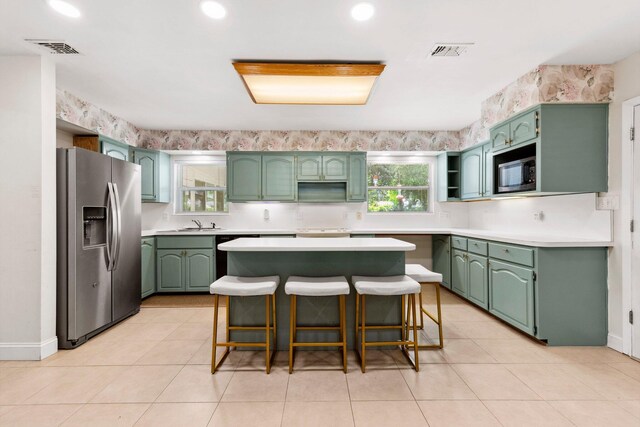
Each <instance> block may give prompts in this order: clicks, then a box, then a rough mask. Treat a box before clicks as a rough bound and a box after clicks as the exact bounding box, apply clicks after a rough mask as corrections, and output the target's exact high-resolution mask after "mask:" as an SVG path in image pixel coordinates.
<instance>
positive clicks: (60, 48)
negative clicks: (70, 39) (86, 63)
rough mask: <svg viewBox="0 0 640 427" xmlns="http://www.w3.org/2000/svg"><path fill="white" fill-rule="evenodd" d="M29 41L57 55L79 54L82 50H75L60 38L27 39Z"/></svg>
mask: <svg viewBox="0 0 640 427" xmlns="http://www.w3.org/2000/svg"><path fill="white" fill-rule="evenodd" d="M26 41H27V42H29V43H33V44H35V45H37V46H40V47H41V48H44V49H46V50H47V51H48V52H49V53H52V54H55V55H79V54H80V52H78V51H77V50H75V49H74V48H73V47H71V46H69V45H68V44H66V43H65V42H63V41H59V40H33V39H26Z"/></svg>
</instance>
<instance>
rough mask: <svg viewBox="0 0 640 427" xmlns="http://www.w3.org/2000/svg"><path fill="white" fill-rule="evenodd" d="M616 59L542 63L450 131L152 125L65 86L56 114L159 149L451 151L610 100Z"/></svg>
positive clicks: (97, 130) (59, 92) (117, 136)
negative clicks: (501, 129) (502, 126)
mask: <svg viewBox="0 0 640 427" xmlns="http://www.w3.org/2000/svg"><path fill="white" fill-rule="evenodd" d="M613 79H614V76H613V67H612V66H611V65H541V66H539V67H537V68H535V69H534V70H531V71H530V72H528V73H527V74H525V75H523V76H522V77H520V78H518V79H517V80H516V81H514V82H513V83H511V84H509V85H508V86H506V87H505V88H503V89H502V90H500V91H499V92H497V93H496V94H495V95H493V96H491V97H490V98H488V99H486V100H485V101H484V102H483V103H482V106H481V114H480V118H479V119H478V120H477V121H475V122H473V123H471V124H470V125H469V126H467V127H465V128H463V129H460V130H443V131H299V130H285V131H259V130H256V131H234V130H198V131H186V130H145V129H139V128H137V127H136V126H134V125H133V124H131V123H129V122H127V121H126V120H124V119H122V118H120V117H117V116H114V115H113V114H111V113H109V112H107V111H105V110H103V109H101V108H98V107H96V106H95V105H93V104H91V103H89V102H86V101H84V100H82V99H80V98H78V97H77V96H75V95H73V94H71V93H69V92H67V91H64V90H61V89H58V90H57V94H56V95H57V97H56V98H57V100H56V116H57V118H60V119H62V120H65V121H68V122H70V123H73V124H76V125H78V126H82V127H84V128H87V129H91V130H94V131H96V132H99V133H101V134H103V135H106V136H108V137H111V138H114V139H116V140H119V141H123V142H126V143H127V144H130V145H136V146H141V147H145V148H152V149H156V150H203V151H207V150H221V151H249V150H255V151H444V150H460V149H463V148H466V147H469V146H471V145H474V144H476V143H478V142H481V141H485V140H487V139H489V128H490V127H491V126H493V125H494V124H496V123H498V122H500V121H502V120H505V119H506V118H508V117H509V116H511V115H513V114H515V113H517V112H519V111H522V110H524V109H526V108H528V107H531V106H532V105H536V104H539V103H542V102H610V101H611V99H612V97H613V81H614V80H613Z"/></svg>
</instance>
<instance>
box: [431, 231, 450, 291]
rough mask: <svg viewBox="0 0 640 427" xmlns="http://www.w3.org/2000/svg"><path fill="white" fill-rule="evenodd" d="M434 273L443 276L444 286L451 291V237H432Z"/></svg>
mask: <svg viewBox="0 0 640 427" xmlns="http://www.w3.org/2000/svg"><path fill="white" fill-rule="evenodd" d="M432 257H433V271H435V272H436V273H440V274H442V285H443V286H444V287H446V288H449V289H451V237H450V236H443V235H434V236H433V237H432Z"/></svg>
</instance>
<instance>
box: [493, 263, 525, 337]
mask: <svg viewBox="0 0 640 427" xmlns="http://www.w3.org/2000/svg"><path fill="white" fill-rule="evenodd" d="M533 278H534V272H533V270H532V269H530V268H524V267H519V266H516V265H513V264H509V263H506V262H501V261H495V260H493V259H492V260H491V261H490V263H489V311H490V312H491V313H493V314H494V315H496V316H498V317H499V318H501V319H502V320H504V321H506V322H508V323H510V324H512V325H513V326H515V327H517V328H519V329H522V330H523V331H525V332H527V333H529V334H532V335H535V332H536V331H535V319H534V287H533V283H534V281H533Z"/></svg>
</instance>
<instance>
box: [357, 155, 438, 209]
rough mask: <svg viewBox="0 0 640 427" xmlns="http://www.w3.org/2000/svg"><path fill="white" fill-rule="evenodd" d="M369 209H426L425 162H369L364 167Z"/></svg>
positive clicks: (427, 197) (426, 166) (427, 167)
mask: <svg viewBox="0 0 640 427" xmlns="http://www.w3.org/2000/svg"><path fill="white" fill-rule="evenodd" d="M367 179H368V184H367V185H368V193H369V194H368V211H369V212H427V211H428V210H429V165H428V164H392V163H373V164H369V166H368V176H367Z"/></svg>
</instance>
